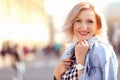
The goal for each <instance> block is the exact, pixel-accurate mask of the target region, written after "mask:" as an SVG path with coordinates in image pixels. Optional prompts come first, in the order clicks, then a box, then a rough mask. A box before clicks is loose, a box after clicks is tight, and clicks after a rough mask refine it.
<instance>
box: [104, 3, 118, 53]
mask: <svg viewBox="0 0 120 80" xmlns="http://www.w3.org/2000/svg"><path fill="white" fill-rule="evenodd" d="M104 12H105V17H106V19H107V23H108V35H109V40H110V41H111V43H112V44H113V46H114V47H115V49H116V50H117V51H118V50H120V47H119V46H120V15H119V14H120V2H117V3H112V4H110V5H108V6H107V7H106V8H105V9H104Z"/></svg>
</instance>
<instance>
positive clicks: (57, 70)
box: [53, 58, 72, 80]
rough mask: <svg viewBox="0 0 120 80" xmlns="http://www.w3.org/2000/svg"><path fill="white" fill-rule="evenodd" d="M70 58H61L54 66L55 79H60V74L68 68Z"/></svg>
mask: <svg viewBox="0 0 120 80" xmlns="http://www.w3.org/2000/svg"><path fill="white" fill-rule="evenodd" d="M71 62H72V60H71V59H69V58H66V59H64V60H61V61H60V62H59V63H58V64H57V66H56V67H55V68H54V72H53V74H54V76H55V78H56V79H57V80H61V76H62V75H63V74H64V73H65V72H66V71H67V70H68V69H69V67H70V65H71Z"/></svg>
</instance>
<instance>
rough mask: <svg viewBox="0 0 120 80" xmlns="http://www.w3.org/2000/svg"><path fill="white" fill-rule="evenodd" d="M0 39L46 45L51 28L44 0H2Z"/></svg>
mask: <svg viewBox="0 0 120 80" xmlns="http://www.w3.org/2000/svg"><path fill="white" fill-rule="evenodd" d="M0 28H1V29H0V36H1V37H0V40H1V41H3V40H6V39H10V40H14V41H17V42H22V43H23V42H24V43H30V44H31V43H32V42H33V43H34V42H38V43H39V44H40V45H45V44H47V43H49V41H50V29H49V23H48V18H47V14H46V12H45V9H44V0H0Z"/></svg>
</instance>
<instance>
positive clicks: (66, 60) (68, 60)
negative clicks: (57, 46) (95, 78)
mask: <svg viewBox="0 0 120 80" xmlns="http://www.w3.org/2000/svg"><path fill="white" fill-rule="evenodd" d="M63 61H64V62H72V60H71V59H70V58H66V59H63Z"/></svg>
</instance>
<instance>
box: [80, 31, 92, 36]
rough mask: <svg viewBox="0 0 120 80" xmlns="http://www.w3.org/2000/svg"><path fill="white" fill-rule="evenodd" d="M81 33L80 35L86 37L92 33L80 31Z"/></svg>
mask: <svg viewBox="0 0 120 80" xmlns="http://www.w3.org/2000/svg"><path fill="white" fill-rule="evenodd" d="M79 33H80V35H82V36H86V35H88V34H89V33H90V32H88V31H79Z"/></svg>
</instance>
